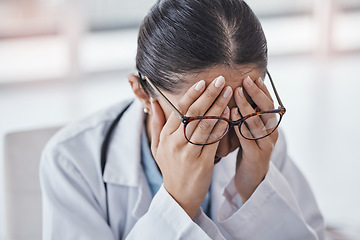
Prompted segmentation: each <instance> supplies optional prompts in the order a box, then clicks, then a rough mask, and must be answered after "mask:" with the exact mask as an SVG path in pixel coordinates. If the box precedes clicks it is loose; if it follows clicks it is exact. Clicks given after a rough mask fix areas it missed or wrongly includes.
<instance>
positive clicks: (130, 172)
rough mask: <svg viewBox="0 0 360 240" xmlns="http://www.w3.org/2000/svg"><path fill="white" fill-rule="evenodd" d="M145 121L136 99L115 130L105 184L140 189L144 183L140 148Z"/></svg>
mask: <svg viewBox="0 0 360 240" xmlns="http://www.w3.org/2000/svg"><path fill="white" fill-rule="evenodd" d="M127 104H128V103H126V104H125V105H124V107H125V106H127ZM124 107H123V108H124ZM123 108H121V110H119V113H120V111H122V109H123ZM114 119H115V118H114ZM143 121H144V113H143V111H142V105H141V103H140V101H139V100H137V99H135V100H134V102H133V103H132V104H131V106H130V107H129V108H128V109H127V110H126V111H125V113H124V115H123V116H122V118H121V120H120V122H119V123H118V126H117V127H116V128H115V129H114V133H113V136H112V139H111V141H110V145H109V149H108V156H107V161H106V165H105V170H104V176H103V180H104V182H106V183H113V184H118V185H125V186H129V187H138V186H140V185H141V184H143V183H144V180H145V176H144V173H143V170H142V167H141V151H140V148H139V146H140V144H141V129H142V127H143V125H144V124H143Z"/></svg>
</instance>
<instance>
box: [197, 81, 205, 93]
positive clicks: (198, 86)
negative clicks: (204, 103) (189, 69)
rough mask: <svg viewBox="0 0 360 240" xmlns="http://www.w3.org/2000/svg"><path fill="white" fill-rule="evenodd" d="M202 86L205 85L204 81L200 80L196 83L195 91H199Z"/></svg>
mask: <svg viewBox="0 0 360 240" xmlns="http://www.w3.org/2000/svg"><path fill="white" fill-rule="evenodd" d="M204 87H205V81H204V80H201V81H199V82H198V83H197V84H196V86H195V90H196V91H201V90H202V89H203V88H204Z"/></svg>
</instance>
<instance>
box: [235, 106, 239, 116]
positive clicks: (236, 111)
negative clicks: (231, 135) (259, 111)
mask: <svg viewBox="0 0 360 240" xmlns="http://www.w3.org/2000/svg"><path fill="white" fill-rule="evenodd" d="M234 114H235V116H237V115H239V109H238V108H235V110H234Z"/></svg>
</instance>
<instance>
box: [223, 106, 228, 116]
mask: <svg viewBox="0 0 360 240" xmlns="http://www.w3.org/2000/svg"><path fill="white" fill-rule="evenodd" d="M228 112H229V107H228V106H226V108H225V110H224V112H223V115H226V114H228Z"/></svg>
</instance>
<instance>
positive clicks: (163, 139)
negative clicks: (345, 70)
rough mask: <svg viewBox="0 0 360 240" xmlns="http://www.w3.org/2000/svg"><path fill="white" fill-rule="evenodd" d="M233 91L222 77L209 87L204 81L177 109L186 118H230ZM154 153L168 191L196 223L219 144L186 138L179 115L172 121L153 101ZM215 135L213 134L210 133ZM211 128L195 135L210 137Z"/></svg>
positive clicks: (190, 90) (152, 148) (151, 124)
mask: <svg viewBox="0 0 360 240" xmlns="http://www.w3.org/2000/svg"><path fill="white" fill-rule="evenodd" d="M231 96H232V89H231V87H229V86H228V87H225V79H224V78H223V77H222V76H220V77H218V78H216V79H215V80H214V81H212V83H210V84H209V85H208V86H207V87H205V81H203V80H201V81H199V82H198V83H196V84H195V85H194V86H192V87H191V88H190V89H189V90H188V91H187V92H186V93H185V95H184V96H183V97H182V98H181V100H180V101H179V103H178V105H177V107H178V109H179V110H180V111H181V112H182V113H183V114H185V115H186V116H204V115H205V116H222V117H226V118H229V115H230V110H229V108H228V106H227V104H228V103H229V101H230V98H231ZM150 121H151V122H150V126H151V151H152V154H153V156H154V158H155V161H156V163H157V165H158V166H159V168H160V171H161V173H162V176H163V179H164V187H165V189H166V190H167V192H168V193H169V194H170V195H171V196H172V197H173V198H174V199H175V201H177V203H178V204H179V205H180V206H181V207H182V208H183V209H184V210H185V212H186V213H187V214H188V215H189V216H190V217H191V218H192V219H193V218H194V217H195V215H196V213H197V211H198V210H199V208H200V206H201V204H202V202H203V201H204V199H205V196H206V193H207V192H208V190H209V187H210V183H211V178H212V173H213V168H214V158H215V154H216V150H217V147H218V143H214V144H210V145H206V146H197V145H193V144H191V143H189V142H188V141H187V140H186V139H185V136H184V126H183V123H182V122H181V120H180V119H179V117H178V116H177V115H176V114H175V113H173V112H172V113H171V114H170V116H169V118H168V120H166V119H165V116H164V112H163V110H162V108H161V106H160V104H159V103H158V102H157V101H152V115H151V120H150ZM210 131H211V130H210ZM208 132H209V128H206V127H199V126H198V127H197V128H196V130H195V133H194V134H208Z"/></svg>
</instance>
